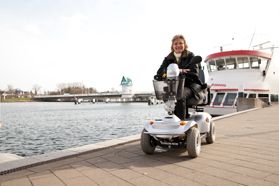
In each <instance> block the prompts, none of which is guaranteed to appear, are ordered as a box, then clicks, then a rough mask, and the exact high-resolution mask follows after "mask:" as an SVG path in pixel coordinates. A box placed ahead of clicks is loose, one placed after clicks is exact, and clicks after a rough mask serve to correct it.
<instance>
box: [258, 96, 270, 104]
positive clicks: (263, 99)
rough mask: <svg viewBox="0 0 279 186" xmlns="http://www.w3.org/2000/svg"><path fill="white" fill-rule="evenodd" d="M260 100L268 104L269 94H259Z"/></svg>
mask: <svg viewBox="0 0 279 186" xmlns="http://www.w3.org/2000/svg"><path fill="white" fill-rule="evenodd" d="M258 98H259V99H260V100H262V101H264V102H266V103H268V99H269V95H268V94H259V95H258Z"/></svg>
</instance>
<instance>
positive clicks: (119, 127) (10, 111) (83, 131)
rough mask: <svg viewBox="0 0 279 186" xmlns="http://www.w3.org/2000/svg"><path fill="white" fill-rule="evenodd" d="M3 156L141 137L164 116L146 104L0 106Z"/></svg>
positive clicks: (1, 150)
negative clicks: (145, 126)
mask: <svg viewBox="0 0 279 186" xmlns="http://www.w3.org/2000/svg"><path fill="white" fill-rule="evenodd" d="M0 114H1V115H0V121H1V122H2V127H1V128H0V144H1V145H0V153H12V154H16V155H19V156H31V155H37V154H44V153H48V152H54V151H58V150H62V149H67V148H71V147H77V146H82V145H86V144H92V143H96V142H101V141H105V140H110V139H115V138H119V137H124V136H130V135H134V134H139V133H140V132H141V130H142V129H143V122H144V121H145V120H147V119H150V118H159V117H162V116H163V115H164V114H165V111H164V108H163V105H154V106H148V105H147V103H108V104H106V103H96V104H90V103H84V104H79V105H74V103H57V102H53V103H49V102H30V103H0Z"/></svg>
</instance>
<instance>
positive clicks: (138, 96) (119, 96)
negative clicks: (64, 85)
mask: <svg viewBox="0 0 279 186" xmlns="http://www.w3.org/2000/svg"><path fill="white" fill-rule="evenodd" d="M152 96H155V93H154V92H137V93H129V94H125V93H123V92H100V93H93V94H63V95H38V96H34V98H33V100H35V101H46V102H74V101H75V100H76V99H82V100H83V101H85V102H92V100H95V101H96V102H147V101H148V100H149V98H150V97H152Z"/></svg>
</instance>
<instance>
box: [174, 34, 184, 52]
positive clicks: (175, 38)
mask: <svg viewBox="0 0 279 186" xmlns="http://www.w3.org/2000/svg"><path fill="white" fill-rule="evenodd" d="M177 39H182V40H183V42H184V45H185V50H187V49H188V45H187V43H186V40H185V38H184V36H183V35H175V36H173V38H172V40H171V51H172V52H173V48H172V46H173V43H174V42H175V40H177Z"/></svg>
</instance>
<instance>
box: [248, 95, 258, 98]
mask: <svg viewBox="0 0 279 186" xmlns="http://www.w3.org/2000/svg"><path fill="white" fill-rule="evenodd" d="M248 98H256V94H249V96H248Z"/></svg>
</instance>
